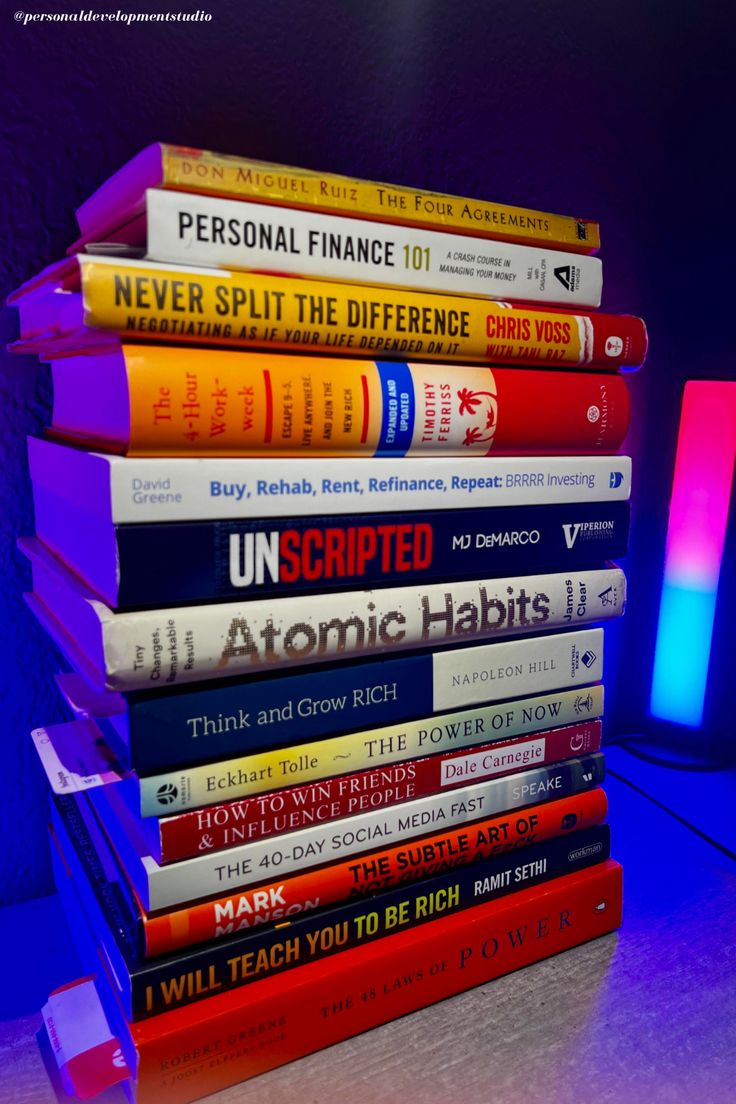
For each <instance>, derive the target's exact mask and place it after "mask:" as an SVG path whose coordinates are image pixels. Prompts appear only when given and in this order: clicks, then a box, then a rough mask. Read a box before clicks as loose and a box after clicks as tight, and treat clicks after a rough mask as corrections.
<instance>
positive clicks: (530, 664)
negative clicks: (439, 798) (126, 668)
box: [123, 629, 603, 774]
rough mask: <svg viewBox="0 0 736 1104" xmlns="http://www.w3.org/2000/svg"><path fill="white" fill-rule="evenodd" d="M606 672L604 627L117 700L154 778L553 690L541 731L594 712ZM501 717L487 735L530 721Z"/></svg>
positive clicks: (142, 763) (140, 764) (138, 757)
mask: <svg viewBox="0 0 736 1104" xmlns="http://www.w3.org/2000/svg"><path fill="white" fill-rule="evenodd" d="M602 677H603V631H602V630H601V629H583V630H578V631H577V632H565V633H554V634H551V635H548V636H538V637H528V638H527V639H525V640H503V641H497V642H495V643H493V644H478V645H474V646H472V647H469V648H462V647H460V648H452V649H447V650H444V651H437V652H427V653H424V654H418V655H412V656H408V655H406V656H402V655H397V656H394V657H392V658H390V659H379V660H372V661H369V662H363V661H348V662H346V663H339V664H332V665H325V666H320V667H314V668H312V669H311V670H310V671H308V672H306V673H304V672H295V673H291V674H290V673H284V674H280V675H278V676H277V677H272V676H269V677H264V678H248V679H238V680H230V681H223V682H220V683H217V684H214V685H207V686H203V687H198V686H197V685H196V684H194V685H189V686H186V687H183V688H182V689H181V690H180V691H176V692H174V693H172V692H171V691H168V692H167V691H165V690H164V691H153V692H150V691H149V692H146V693H133V694H131V695H129V696H128V698H127V702H126V703H125V704H126V705H127V711H128V712H127V728H128V742H129V752H130V761H131V765H132V766H134V767H135V768H136V769H137V770H138V771H139V772H142V773H147V774H154V773H158V772H161V771H168V770H171V769H172V768H173V767H175V766H177V765H179V764H182V765H184V764H188V763H196V762H202V761H203V760H210V761H214V760H217V759H227V758H232V757H235V756H238V755H242V754H244V753H245V752H249V751H251V750H253V751H256V750H258V749H265V748H267V747H278V746H279V745H281V747H283V746H285V745H292V744H294V743H301V742H305V741H307V740H315V739H320V738H325V737H327V736H331V735H333V734H335V733H346V732H347V733H349V732H355V731H356V730H358V731H363V732H367V731H369V730H375V729H380V728H383V727H386V726H387V725H391V724H399V723H404V722H406V721H409V720H413V719H414V718H415V717H429V716H431V714H433V713H442V712H452V711H454V710H458V709H465V708H468V707H470V706H472V705H478V704H481V703H491V702H499V701H504V700H505V699H510V698H516V697H518V698H521V697H523V698H525V699H526V698H529V697H530V695H533V696H539V695H541V694H547V693H548V692H554V693H553V694H551V696H550V699H549V701H540V702H539V703H537V704H538V705H539V706H541V707H542V708H541V709H540V711H539V712H540V716H541V718H542V719H543V721H544V722H545V727H546V726H548V725H549V724H550V723H555V724H565V723H574V722H575V721H576V720H580V719H587V718H593V717H596V716H598V715H599V711H600V708H601V699H600V697H599V694H600V691H599V690H597V689H596V688H595V687H589V686H588V685H587V684H589V683H595V682H599V681H600V680H601V678H602ZM554 703H558V704H554ZM522 708H523V706H522ZM500 712H501V718H503V717H504V716H508V715H509V714H510V718H509V721H508V727H505V722H504V721H503V719H498V718H497V717H496V714H495V713H494V715H493V716H491V718H490V723H491V724H492V725H493V726H494V731H496V726H500V727H498V731H502V732H503V733H504V734H508V735H521V733H522V732H523V731H524V727H523V726H524V725H525V724H526V723H528V718H524V717H522V718H520V717H519V714H518V710H517V707H516V706H513V705H508V706H504V707H503V708H502V709H501V711H500ZM123 719H125V718H123ZM350 750H351V751H352V750H353V747H352V741H351V747H350ZM422 750H423V749H421V748H420V749H419V753H420V754H421V751H422ZM424 750H426V748H425V749H424ZM341 754H342V753H341ZM351 765H352V764H351Z"/></svg>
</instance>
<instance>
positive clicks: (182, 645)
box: [21, 540, 626, 690]
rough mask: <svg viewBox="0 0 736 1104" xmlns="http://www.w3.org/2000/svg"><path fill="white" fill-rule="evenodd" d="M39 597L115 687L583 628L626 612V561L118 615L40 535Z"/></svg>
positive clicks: (89, 668)
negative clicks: (47, 547) (623, 564)
mask: <svg viewBox="0 0 736 1104" xmlns="http://www.w3.org/2000/svg"><path fill="white" fill-rule="evenodd" d="M21 547H22V549H23V551H24V552H25V553H26V554H27V555H28V556H29V558H30V559H31V564H32V568H33V594H34V597H35V600H36V601H37V602H40V603H41V605H42V606H43V607H44V608H45V609H47V610H48V611H49V612H50V613H51V615H52V617H53V618H54V619H55V620H56V621H57V622H58V623H59V624H60V625H62V626H64V629H65V631H66V633H67V634H68V635H69V636H71V637H72V638H73V639H74V640H75V641H76V644H77V646H78V649H79V651H80V652H81V653H82V654H83V655H84V656H85V661H86V662H85V668H86V670H84V671H83V672H82V673H83V674H87V675H88V677H90V680H91V681H92V682H93V683H95V684H97V685H105V686H106V687H108V688H109V689H112V690H134V689H141V688H144V687H151V686H156V685H157V684H159V685H162V686H166V685H175V684H176V683H180V682H194V681H198V680H200V679H214V678H218V677H222V676H230V675H240V674H247V673H248V672H253V673H259V672H261V671H264V670H274V669H276V668H277V667H284V668H288V667H292V666H295V665H298V664H303V663H304V664H307V663H319V662H321V661H323V660H325V659H332V658H340V659H348V658H350V657H352V656H361V655H379V654H381V653H383V652H394V651H398V650H404V649H412V648H430V647H438V646H442V645H445V644H456V643H468V642H471V641H478V642H481V641H486V640H489V639H491V638H494V637H508V636H518V635H522V634H529V633H539V632H542V631H544V630H548V629H559V628H572V627H574V626H578V625H585V624H590V623H595V622H598V621H604V620H608V619H610V618H614V617H620V616H621V614H622V613H623V610H624V604H625V598H626V582H625V577H624V574H623V572H622V571H621V569H620V568H618V567H615V566H613V565H612V566H610V567H607V568H604V569H602V570H598V571H574V572H569V573H564V572H563V573H560V574H551V575H549V574H548V575H530V576H522V577H520V578H519V577H511V578H502V579H477V580H469V581H462V582H456V583H434V584H428V585H426V586H407V587H388V588H386V589H383V590H367V591H350V592H347V593H336V594H333V595H331V596H330V599H329V602H327V603H326V602H325V598H324V596H323V595H321V594H315V595H306V596H303V597H298V598H297V597H294V598H281V599H273V600H269V601H259V600H257V599H256V600H253V601H250V602H222V603H217V604H211V605H200V606H182V607H172V608H170V609H158V610H140V611H137V612H131V613H113V612H112V610H110V609H109V607H108V606H105V604H104V603H102V602H100V601H99V600H98V599H97V598H96V597H95V596H94V595H93V594H92V593H91V592H90V591H89V590H88V589H87V588H86V587H85V586H84V584H82V583H81V582H80V581H79V580H77V579H76V577H75V576H73V575H72V574H71V572H69V571H68V570H67V569H66V568H65V567H64V566H63V565H62V564H61V563H59V562H58V561H57V560H56V559H55V558H54V557H53V556H52V554H51V553H50V552H48V551H46V550H45V549H44V547H43V546H42V545H41V544H40V543H39V542H38V541H36V540H23V541H22V542H21Z"/></svg>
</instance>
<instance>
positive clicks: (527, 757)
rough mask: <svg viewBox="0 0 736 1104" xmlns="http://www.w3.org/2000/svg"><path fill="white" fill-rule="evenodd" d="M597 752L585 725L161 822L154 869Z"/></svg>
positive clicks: (592, 725) (592, 727)
mask: <svg viewBox="0 0 736 1104" xmlns="http://www.w3.org/2000/svg"><path fill="white" fill-rule="evenodd" d="M600 746H601V722H600V720H594V721H584V722H581V723H580V724H575V725H566V726H564V727H563V728H557V729H548V730H547V731H546V732H537V733H534V734H533V735H530V736H525V737H522V738H520V739H516V740H502V741H498V742H497V743H492V744H484V745H482V746H479V747H476V748H464V749H463V750H462V751H457V752H450V753H447V754H442V755H431V756H427V757H426V758H423V759H412V760H408V761H405V762H403V763H394V764H391V765H389V766H386V767H380V768H379V767H376V768H373V769H372V770H363V771H356V772H355V773H353V774H346V775H341V776H339V777H337V778H328V779H325V780H323V781H321V782H310V783H306V784H304V785H301V786H293V787H291V788H290V789H285V790H278V791H274V792H273V793H268V794H261V795H259V796H256V797H248V798H242V799H240V800H238V801H228V802H223V803H222V804H220V805H209V806H207V807H206V808H203V809H194V810H191V811H189V812H186V813H181V814H179V815H178V816H171V817H161V818H160V819H159V822H158V823H159V833H160V841H161V862H162V863H171V862H178V861H179V860H180V859H188V858H192V857H193V856H196V855H201V854H203V853H204V852H211V851H221V850H223V849H225V848H228V847H234V846H236V845H237V844H240V843H247V842H248V841H249V840H255V839H265V838H266V837H267V836H274V835H280V834H282V833H284V832H295V831H298V830H299V829H300V828H306V827H308V826H309V825H311V824H317V823H328V822H329V821H332V820H340V819H342V818H343V817H349V816H355V815H356V814H358V813H362V812H366V811H368V810H369V809H378V808H385V807H387V806H390V805H396V804H398V803H399V802H402V801H411V800H413V799H414V798H416V797H424V796H426V795H429V794H433V793H437V792H438V791H440V790H443V789H447V788H450V787H452V786H459V785H469V784H471V783H473V782H481V781H482V780H483V779H484V778H490V777H492V776H493V775H500V774H512V773H514V772H516V771H520V770H528V769H529V768H530V767H536V766H544V765H545V764H546V763H556V762H559V761H560V760H562V759H570V758H572V757H573V756H575V755H587V754H588V753H590V752H593V751H598V749H599V748H600Z"/></svg>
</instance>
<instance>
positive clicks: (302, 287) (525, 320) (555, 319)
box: [8, 255, 647, 371]
mask: <svg viewBox="0 0 736 1104" xmlns="http://www.w3.org/2000/svg"><path fill="white" fill-rule="evenodd" d="M8 301H9V303H11V305H12V306H14V307H15V308H17V310H18V315H19V323H20V338H19V340H18V341H17V342H16V343H15V344H14V345H13V348H14V349H15V350H16V351H17V352H22V353H28V352H36V353H40V354H41V355H45V356H52V355H54V353H62V354H66V353H69V352H72V351H75V350H83V349H95V350H99V349H104V348H119V347H120V342H121V338H122V339H126V338H127V339H130V338H133V339H136V340H141V341H149V342H151V341H154V342H164V343H171V342H175V343H181V342H183V343H185V344H186V343H194V344H199V345H226V346H233V347H241V348H259V347H266V348H270V349H290V350H292V351H300V350H301V351H302V352H304V351H305V350H307V351H309V352H313V353H343V354H347V355H360V356H373V355H376V354H377V355H383V356H388V358H389V359H390V358H392V357H394V358H401V359H411V360H418V361H422V360H439V361H442V362H447V361H459V362H462V361H469V362H476V363H485V364H494V363H496V364H519V363H522V364H530V365H532V366H538V365H544V366H547V367H549V366H550V365H552V366H554V365H556V366H558V367H565V366H568V367H576V368H586V369H587V368H602V369H604V370H607V371H613V370H615V369H618V368H625V367H630V368H633V367H638V366H639V365H640V364H641V363H642V361H643V360H644V357H645V355H646V346H647V337H646V328H645V326H644V323H643V322H642V320H641V319H640V318H636V317H634V316H631V315H613V314H598V313H589V312H584V311H582V310H581V309H579V308H575V310H576V313H571V312H570V311H568V310H567V309H566V308H563V307H557V308H555V307H548V308H546V309H536V307H535V306H534V305H532V304H529V305H528V306H521V305H519V304H516V303H507V302H494V301H492V300H487V299H478V298H467V297H460V296H455V295H446V294H441V293H438V292H420V291H412V290H407V289H386V288H380V287H373V286H370V285H358V284H339V283H330V282H329V281H326V280H310V279H306V278H305V279H301V278H300V279H297V278H293V277H285V276H269V275H260V274H256V273H245V272H235V271H230V270H225V269H206V268H186V267H184V266H179V267H177V266H173V265H161V264H155V263H154V262H152V261H136V260H129V259H124V258H119V259H117V258H111V257H93V256H88V255H79V256H77V257H71V258H69V259H68V260H66V261H62V262H60V263H59V264H56V265H53V266H52V267H51V268H49V269H46V270H45V271H44V272H42V273H41V274H40V275H39V276H37V277H36V278H35V279H33V280H30V281H29V282H28V283H26V284H24V285H23V287H22V288H20V289H19V290H18V291H16V292H15V293H14V294H13V295H11V296H10V298H9V300H8Z"/></svg>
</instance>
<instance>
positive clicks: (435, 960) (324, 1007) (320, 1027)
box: [44, 859, 622, 1104]
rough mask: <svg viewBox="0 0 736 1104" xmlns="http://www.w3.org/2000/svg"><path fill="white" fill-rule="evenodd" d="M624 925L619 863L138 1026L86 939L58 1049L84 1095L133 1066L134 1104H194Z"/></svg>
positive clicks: (64, 993)
mask: <svg viewBox="0 0 736 1104" xmlns="http://www.w3.org/2000/svg"><path fill="white" fill-rule="evenodd" d="M621 913H622V870H621V867H620V866H619V864H618V863H616V862H612V861H611V860H610V859H609V860H608V861H606V862H603V863H598V864H596V865H595V866H593V867H590V868H588V869H587V870H582V871H577V872H576V873H574V874H567V875H565V876H564V877H562V878H556V879H554V880H552V881H549V882H545V883H543V884H542V885H539V886H535V887H532V888H529V889H521V890H519V891H518V892H517V893H514V894H511V895H509V896H507V897H503V898H500V899H498V900H496V901H491V902H487V903H485V904H479V905H477V906H476V907H474V908H471V909H467V910H463V911H461V912H459V913H451V914H450V915H448V916H442V917H439V918H438V919H437V920H433V921H431V922H430V923H428V924H425V925H423V926H422V927H420V928H419V929H417V930H414V931H412V930H409V931H406V932H403V931H398V932H396V933H395V934H392V935H389V936H387V937H386V938H385V939H381V940H378V941H377V942H375V943H369V944H366V945H365V946H363V947H359V948H353V949H350V950H347V951H344V952H343V953H341V954H340V955H339V956H328V957H327V958H324V959H322V960H320V961H317V962H313V963H311V964H309V965H307V966H305V967H304V969H303V970H298V971H296V972H289V973H287V974H281V975H278V974H277V975H275V976H274V977H273V978H266V979H264V980H263V981H261V982H258V983H254V984H253V985H251V986H248V987H247V988H245V989H235V990H230V991H229V992H226V993H222V994H215V996H213V997H212V998H211V999H210V1000H209V1001H208V1002H207V1004H205V1005H202V1004H199V1003H195V1004H193V1005H190V1006H184V1007H182V1008H179V1009H174V1010H172V1011H171V1012H165V1013H162V1014H161V1016H159V1017H156V1018H155V1019H153V1018H150V1019H146V1020H142V1021H140V1022H138V1023H136V1024H133V1025H129V1024H127V1023H126V1022H125V1021H124V1020H123V1018H122V1014H121V1010H120V1006H119V1004H118V1003H117V1001H116V999H115V995H114V993H113V991H112V988H111V982H110V980H109V974H108V973H107V971H105V970H104V969H100V963H99V959H98V958H97V956H96V953H95V949H94V946H93V944H92V941H91V938H90V937H87V936H86V935H85V942H84V955H83V957H84V961H85V963H86V962H89V963H90V964H91V965H92V968H93V970H95V971H96V973H97V977H96V979H95V980H94V983H93V979H91V978H85V979H82V980H80V981H77V982H73V983H71V984H70V985H67V986H64V987H62V988H61V989H57V990H55V991H54V992H53V993H52V994H51V995H50V997H49V1001H48V1003H47V1005H46V1006H45V1008H44V1019H45V1022H46V1027H47V1031H48V1032H49V1035H50V1037H51V1039H52V1041H53V1040H54V1039H56V1040H58V1039H59V1038H62V1039H64V1040H69V1041H70V1042H71V1041H73V1043H74V1044H75V1045H73V1046H69V1045H67V1047H66V1048H65V1049H66V1052H68V1053H69V1054H73V1055H74V1058H73V1059H71V1060H70V1061H69V1062H68V1063H66V1064H65V1072H66V1074H67V1075H68V1076H70V1078H71V1081H72V1084H73V1087H74V1088H75V1090H76V1091H77V1093H78V1095H81V1096H85V1097H86V1096H88V1095H90V1093H89V1091H87V1092H82V1091H81V1089H82V1086H85V1087H88V1086H89V1085H90V1083H94V1085H95V1089H96V1091H98V1092H99V1091H100V1090H101V1089H103V1088H105V1087H108V1086H110V1085H112V1084H114V1083H115V1082H117V1081H119V1080H120V1077H121V1066H122V1067H123V1069H125V1068H126V1067H127V1069H126V1073H127V1074H128V1075H130V1076H131V1077H134V1078H135V1082H134V1083H131V1084H130V1085H129V1086H128V1090H129V1094H130V1098H131V1099H134V1100H135V1101H136V1104H160V1101H161V1100H166V1102H167V1104H189V1102H190V1101H193V1100H196V1099H200V1098H201V1097H203V1096H209V1095H210V1094H211V1093H215V1092H217V1091H219V1090H221V1089H224V1088H226V1087H227V1086H230V1085H235V1084H237V1083H238V1082H242V1081H244V1080H246V1079H248V1078H249V1077H253V1076H255V1075H257V1074H260V1073H265V1072H266V1071H268V1070H270V1069H274V1068H276V1067H277V1066H280V1065H284V1064H285V1063H287V1062H291V1061H293V1060H295V1059H297V1058H300V1057H303V1056H304V1055H306V1054H310V1053H313V1052H314V1051H317V1050H321V1049H323V1048H324V1047H327V1046H330V1045H332V1044H333V1043H337V1042H339V1041H341V1040H343V1039H347V1038H350V1037H352V1036H354V1035H358V1034H360V1033H361V1032H362V1031H367V1030H369V1029H370V1028H373V1027H377V1026H378V1025H379V1024H382V1023H387V1022H388V1021H390V1020H394V1019H397V1018H399V1017H401V1016H405V1015H407V1014H408V1013H410V1012H413V1011H416V1010H417V1009H419V1008H424V1007H427V1006H428V1005H431V1004H434V1003H435V1002H437V1001H440V1000H443V999H445V998H447V997H450V996H452V995H454V994H456V993H460V992H464V991H465V990H467V989H471V988H473V987H474V986H476V985H480V984H483V983H486V982H488V981H491V980H492V979H494V978H496V977H500V976H502V975H503V974H508V973H510V972H512V971H514V970H517V969H521V968H523V967H525V966H528V965H530V964H531V963H533V962H537V961H539V960H540V959H542V958H546V957H549V956H551V955H555V954H559V953H560V952H561V951H565V950H568V949H570V948H572V947H576V946H579V945H580V944H582V943H585V942H587V941H589V940H591V939H595V938H598V937H600V936H602V935H605V934H608V933H609V932H612V931H614V930H615V929H616V928H617V927H619V926H620V924H621V920H622V916H621ZM79 920H80V925H82V926H83V925H84V924H85V918H84V914H83V913H81V912H80V914H79ZM111 1033H112V1034H113V1038H112V1039H111V1038H110V1035H111ZM104 1048H107V1050H108V1052H109V1053H108V1054H107V1060H106V1061H105V1057H106V1055H105V1053H104ZM59 1049H60V1048H59V1046H58V1043H57V1046H56V1047H55V1050H56V1051H57V1061H58V1062H59V1063H60V1064H62V1059H63V1054H59V1053H58V1052H59ZM115 1049H117V1053H114V1051H115ZM121 1051H122V1055H124V1059H122V1060H121ZM123 1063H124V1065H123Z"/></svg>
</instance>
